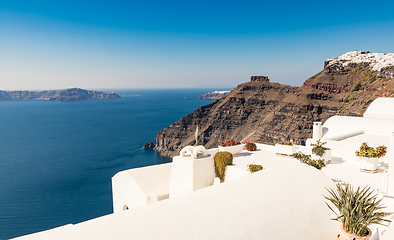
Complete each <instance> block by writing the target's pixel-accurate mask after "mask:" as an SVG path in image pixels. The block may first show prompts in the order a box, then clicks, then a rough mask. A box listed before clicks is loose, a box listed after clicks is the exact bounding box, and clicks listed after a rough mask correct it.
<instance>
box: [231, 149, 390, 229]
mask: <svg viewBox="0 0 394 240" xmlns="http://www.w3.org/2000/svg"><path fill="white" fill-rule="evenodd" d="M298 151H301V152H306V153H307V151H308V149H307V148H306V147H303V146H300V147H299V148H298ZM294 161H298V160H297V159H295V158H293V157H290V156H284V155H278V154H276V153H275V146H270V145H265V144H257V150H256V151H254V152H248V151H246V150H243V151H242V152H241V153H240V154H238V155H235V156H234V160H233V167H235V168H238V169H239V170H242V171H247V166H248V165H249V164H261V165H262V166H263V167H264V168H270V167H273V166H278V165H282V164H287V163H290V162H294ZM300 164H303V163H300ZM386 168H387V167H386V166H385V165H383V166H380V169H379V171H378V172H377V173H366V172H361V171H360V164H359V162H358V161H355V160H347V161H343V160H341V158H336V157H332V160H331V163H329V164H328V165H327V166H326V167H324V168H323V169H322V170H321V171H322V173H324V174H326V175H327V176H328V177H329V178H331V179H332V180H333V181H334V182H338V183H350V184H352V185H353V187H358V186H360V187H361V188H363V187H365V186H367V185H368V186H370V187H371V189H373V190H374V191H375V192H376V193H377V194H378V198H383V204H384V205H385V206H386V207H387V209H386V211H388V212H394V198H391V197H384V193H383V191H382V189H383V178H384V173H383V171H384V169H386ZM230 174H231V173H230ZM227 177H229V181H231V180H232V179H235V178H237V177H240V174H237V175H235V174H233V176H226V179H227ZM390 219H391V220H392V221H393V222H394V216H393V215H392V216H390ZM377 227H378V228H379V232H380V233H383V235H384V233H385V230H386V229H387V227H385V226H381V225H372V226H371V230H373V231H375V230H376V228H377Z"/></svg>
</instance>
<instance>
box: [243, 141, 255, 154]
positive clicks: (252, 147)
mask: <svg viewBox="0 0 394 240" xmlns="http://www.w3.org/2000/svg"><path fill="white" fill-rule="evenodd" d="M245 149H246V150H248V151H250V152H252V151H256V149H257V146H256V143H253V142H246V144H245Z"/></svg>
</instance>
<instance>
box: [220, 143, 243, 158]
mask: <svg viewBox="0 0 394 240" xmlns="http://www.w3.org/2000/svg"><path fill="white" fill-rule="evenodd" d="M220 145H221V146H219V151H220V152H223V151H226V152H230V153H231V154H233V155H236V154H238V153H240V152H241V151H242V150H243V147H244V146H243V145H242V144H241V142H238V141H235V140H234V139H231V140H228V141H225V142H222V143H221V144H220Z"/></svg>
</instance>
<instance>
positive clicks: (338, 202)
mask: <svg viewBox="0 0 394 240" xmlns="http://www.w3.org/2000/svg"><path fill="white" fill-rule="evenodd" d="M327 191H328V192H329V193H330V196H329V197H327V196H324V197H325V199H327V200H328V201H330V202H331V203H332V204H333V205H334V206H335V207H336V208H337V209H338V211H339V213H337V212H336V211H334V210H333V209H332V208H331V206H330V205H329V204H328V203H327V202H326V204H327V206H328V207H329V208H330V209H331V211H333V212H334V213H335V214H336V215H337V217H336V218H333V219H331V220H336V221H339V222H342V225H343V228H344V229H345V231H346V232H348V233H350V234H353V235H357V236H360V237H362V236H366V235H368V231H369V230H368V225H370V224H380V225H384V226H386V225H385V224H383V222H387V223H389V222H391V221H390V220H387V219H384V217H387V216H389V215H390V214H392V213H388V212H383V211H382V209H384V208H385V207H384V206H382V205H381V202H382V199H379V200H377V194H375V195H373V191H371V187H368V186H366V187H364V188H363V189H362V190H361V189H360V187H358V188H357V190H356V191H354V190H353V188H352V186H351V185H350V184H348V183H347V184H345V186H342V185H341V184H337V187H336V190H333V189H330V190H329V189H327Z"/></svg>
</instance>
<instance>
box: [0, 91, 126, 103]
mask: <svg viewBox="0 0 394 240" xmlns="http://www.w3.org/2000/svg"><path fill="white" fill-rule="evenodd" d="M118 98H120V96H119V95H118V94H116V93H114V92H98V91H90V90H84V89H81V88H69V89H62V90H44V91H2V90H0V101H7V100H24V101H27V100H46V101H81V100H90V99H118Z"/></svg>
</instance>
